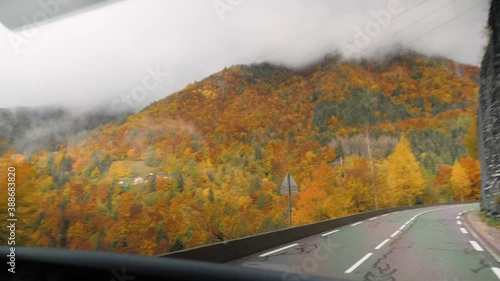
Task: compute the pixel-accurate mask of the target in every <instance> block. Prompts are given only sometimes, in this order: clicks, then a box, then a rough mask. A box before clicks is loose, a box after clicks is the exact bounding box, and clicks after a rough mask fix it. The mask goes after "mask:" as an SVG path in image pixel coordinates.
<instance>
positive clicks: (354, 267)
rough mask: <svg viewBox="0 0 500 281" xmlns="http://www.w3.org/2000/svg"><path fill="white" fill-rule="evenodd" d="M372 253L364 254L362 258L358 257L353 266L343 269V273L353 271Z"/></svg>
mask: <svg viewBox="0 0 500 281" xmlns="http://www.w3.org/2000/svg"><path fill="white" fill-rule="evenodd" d="M372 254H373V253H368V254H366V255H365V256H364V257H363V258H362V259H360V260H359V261H358V262H357V263H355V264H354V265H353V266H351V267H349V269H348V270H346V271H345V273H351V272H353V271H354V270H355V269H356V268H357V267H358V266H360V265H361V264H362V263H363V262H364V261H365V260H367V259H368V258H369V257H370V256H371V255H372Z"/></svg>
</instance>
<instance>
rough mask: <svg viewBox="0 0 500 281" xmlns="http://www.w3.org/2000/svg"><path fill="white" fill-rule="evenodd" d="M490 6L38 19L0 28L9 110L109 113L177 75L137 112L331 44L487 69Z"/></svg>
mask: <svg viewBox="0 0 500 281" xmlns="http://www.w3.org/2000/svg"><path fill="white" fill-rule="evenodd" d="M488 7H489V3H488V1H486V2H485V1H477V0H474V1H472V0H456V1H450V0H448V1H446V0H443V1H441V0H440V1H423V0H373V1H372V0H370V1H366V0H365V1H337V0H331V1H330V0H272V1H269V0H214V1H212V0H209V1H196V0H168V1H162V0H150V1H140V0H128V1H121V2H117V3H116V4H113V5H109V6H104V7H102V8H100V9H96V10H93V11H89V12H86V13H81V14H77V15H74V16H72V17H67V18H64V19H62V20H58V21H55V22H51V23H48V24H45V25H40V26H38V27H37V28H38V31H37V34H36V36H32V38H26V36H25V34H24V35H23V33H22V32H21V31H19V30H17V31H16V32H13V31H11V30H8V29H6V28H5V27H2V26H0V50H2V52H0V61H2V64H0V77H1V78H0V89H1V92H2V94H1V95H2V96H1V98H2V101H1V103H0V107H16V106H43V105H45V106H46V105H64V106H68V107H70V108H75V109H79V110H82V109H93V108H96V107H103V108H108V109H109V110H111V109H112V108H113V103H116V101H117V100H120V99H122V97H123V96H124V95H129V96H130V95H133V93H134V89H136V88H137V87H138V86H141V85H143V81H144V79H145V76H147V75H148V74H147V69H148V68H151V67H158V68H159V69H161V72H162V73H168V76H165V77H164V79H162V81H161V83H157V85H155V87H150V88H149V89H146V90H147V91H146V92H145V93H144V94H143V95H141V96H140V98H138V99H137V101H136V103H134V104H133V105H132V106H129V107H130V108H132V107H133V108H132V109H133V110H137V109H140V108H142V107H144V106H147V105H148V104H149V103H151V102H153V101H155V100H159V99H162V98H164V97H166V96H168V95H169V94H171V93H173V92H175V91H178V90H180V89H182V88H183V87H184V86H185V85H187V84H188V83H191V82H194V81H199V80H201V79H203V78H204V77H206V76H208V75H210V74H212V73H214V72H216V71H219V70H221V69H223V68H224V67H228V66H231V65H235V64H249V63H258V62H263V61H269V62H272V63H279V64H284V65H287V66H292V67H297V66H301V65H305V64H308V63H310V62H312V61H315V60H318V59H320V58H322V57H324V56H325V55H327V54H330V53H333V52H340V53H342V54H343V55H345V56H348V57H361V56H377V55H378V54H379V53H378V50H391V49H392V48H393V47H394V46H400V47H401V46H402V47H404V48H412V49H414V50H416V51H418V52H422V53H425V54H428V55H440V56H445V57H449V58H451V59H454V60H457V61H459V62H461V63H467V64H473V65H479V63H480V60H481V57H482V53H483V47H484V45H485V44H486V38H485V36H484V30H485V26H486V20H487V11H488ZM27 32H29V30H27ZM23 36H24V37H23ZM23 38H24V39H26V40H22V39H23ZM16 39H17V40H19V39H21V42H20V41H16ZM13 40H14V42H15V44H13ZM14 46H17V50H16V48H15V47H14Z"/></svg>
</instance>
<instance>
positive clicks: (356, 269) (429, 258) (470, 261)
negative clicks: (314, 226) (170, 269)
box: [230, 203, 500, 281]
mask: <svg viewBox="0 0 500 281" xmlns="http://www.w3.org/2000/svg"><path fill="white" fill-rule="evenodd" d="M477 208H479V204H477V203H475V204H464V205H452V206H440V207H430V208H422V209H416V210H408V211H401V212H395V213H390V214H386V215H383V216H379V217H374V218H370V219H367V220H364V221H360V222H358V223H355V224H352V225H346V226H343V227H340V228H337V229H332V230H331V231H327V232H324V233H320V234H318V235H315V236H311V237H307V238H304V239H301V240H297V241H295V242H292V243H288V244H286V245H282V246H280V247H276V248H274V249H269V250H267V251H263V252H260V253H257V254H255V255H251V256H248V257H245V258H241V259H238V260H235V261H232V262H230V263H231V264H238V265H242V266H246V267H252V268H263V269H270V270H278V271H281V272H283V281H287V280H296V281H299V280H307V277H308V276H311V275H316V276H323V277H333V278H339V279H346V280H370V281H382V280H383V281H395V280H404V281H406V280H439V281H482V280H484V281H495V280H500V264H499V263H498V262H497V261H496V260H495V259H494V258H493V257H492V256H491V255H490V254H489V253H488V252H487V251H486V250H485V249H484V247H483V246H482V245H481V244H480V243H479V242H478V241H476V239H475V238H474V237H473V236H472V235H471V234H470V232H469V231H468V229H466V228H465V226H464V225H463V223H462V219H463V215H464V214H465V212H467V211H470V210H472V209H477Z"/></svg>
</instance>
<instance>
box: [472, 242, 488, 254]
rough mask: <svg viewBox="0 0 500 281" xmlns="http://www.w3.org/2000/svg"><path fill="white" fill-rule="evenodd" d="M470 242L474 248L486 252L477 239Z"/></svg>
mask: <svg viewBox="0 0 500 281" xmlns="http://www.w3.org/2000/svg"><path fill="white" fill-rule="evenodd" d="M469 243H470V244H471V245H472V247H473V248H474V250H476V251H479V252H484V250H483V248H482V247H481V246H480V245H479V244H478V243H477V242H476V241H469Z"/></svg>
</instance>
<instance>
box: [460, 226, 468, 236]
mask: <svg viewBox="0 0 500 281" xmlns="http://www.w3.org/2000/svg"><path fill="white" fill-rule="evenodd" d="M460 231H462V233H463V234H467V233H469V232H468V231H467V229H465V228H463V227H461V228H460Z"/></svg>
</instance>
